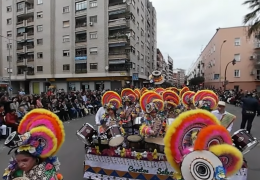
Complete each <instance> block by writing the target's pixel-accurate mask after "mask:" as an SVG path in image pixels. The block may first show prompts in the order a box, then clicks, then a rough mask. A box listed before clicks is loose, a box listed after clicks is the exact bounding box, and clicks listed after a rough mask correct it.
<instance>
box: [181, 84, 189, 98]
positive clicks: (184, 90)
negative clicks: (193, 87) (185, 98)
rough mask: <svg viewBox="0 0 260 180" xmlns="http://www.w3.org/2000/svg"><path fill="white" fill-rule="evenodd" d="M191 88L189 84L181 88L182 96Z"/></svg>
mask: <svg viewBox="0 0 260 180" xmlns="http://www.w3.org/2000/svg"><path fill="white" fill-rule="evenodd" d="M189 90H190V89H189V88H188V87H187V86H185V87H183V88H182V89H181V90H180V94H179V95H180V97H182V95H183V94H184V93H185V92H187V91H189Z"/></svg>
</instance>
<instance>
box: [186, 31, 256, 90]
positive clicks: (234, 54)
mask: <svg viewBox="0 0 260 180" xmlns="http://www.w3.org/2000/svg"><path fill="white" fill-rule="evenodd" d="M245 28H246V27H243V26H240V27H230V28H219V29H217V31H216V33H215V34H214V36H213V37H212V38H211V40H210V41H209V43H208V44H207V46H206V47H205V48H204V50H203V51H202V53H201V55H200V56H199V57H198V60H197V61H196V63H195V64H196V65H195V66H194V68H193V70H191V71H190V74H193V76H194V75H195V74H197V73H198V72H197V71H198V69H199V71H200V75H202V76H204V78H205V87H215V88H223V85H224V81H225V74H226V80H227V81H226V83H227V85H226V89H237V90H239V89H243V90H253V89H258V90H260V66H259V65H260V63H259V62H260V58H259V57H260V55H259V54H260V52H259V49H260V48H259V47H260V46H259V44H260V43H259V40H258V39H257V38H258V37H257V36H256V37H257V38H255V37H253V38H251V39H248V38H247V37H246V33H245V30H246V29H245ZM234 59H235V60H236V64H235V65H232V63H230V62H231V61H232V60H234ZM227 65H228V66H227ZM196 69H197V70H196ZM195 71H196V72H195ZM225 72H226V73H225ZM197 75H198V74H197Z"/></svg>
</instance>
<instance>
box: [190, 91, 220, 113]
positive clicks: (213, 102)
mask: <svg viewBox="0 0 260 180" xmlns="http://www.w3.org/2000/svg"><path fill="white" fill-rule="evenodd" d="M217 103H218V96H217V95H216V94H215V93H214V92H213V91H211V90H201V91H198V92H197V93H196V94H195V95H194V96H193V104H194V106H196V107H199V108H202V109H208V110H214V109H215V108H216V107H217Z"/></svg>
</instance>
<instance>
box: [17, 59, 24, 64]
mask: <svg viewBox="0 0 260 180" xmlns="http://www.w3.org/2000/svg"><path fill="white" fill-rule="evenodd" d="M16 62H17V63H23V62H24V60H23V59H17V61H16Z"/></svg>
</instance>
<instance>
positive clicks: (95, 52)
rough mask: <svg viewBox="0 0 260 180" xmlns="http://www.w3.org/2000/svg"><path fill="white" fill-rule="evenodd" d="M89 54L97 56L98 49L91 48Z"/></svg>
mask: <svg viewBox="0 0 260 180" xmlns="http://www.w3.org/2000/svg"><path fill="white" fill-rule="evenodd" d="M89 52H90V54H97V52H98V49H97V47H92V48H89Z"/></svg>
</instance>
